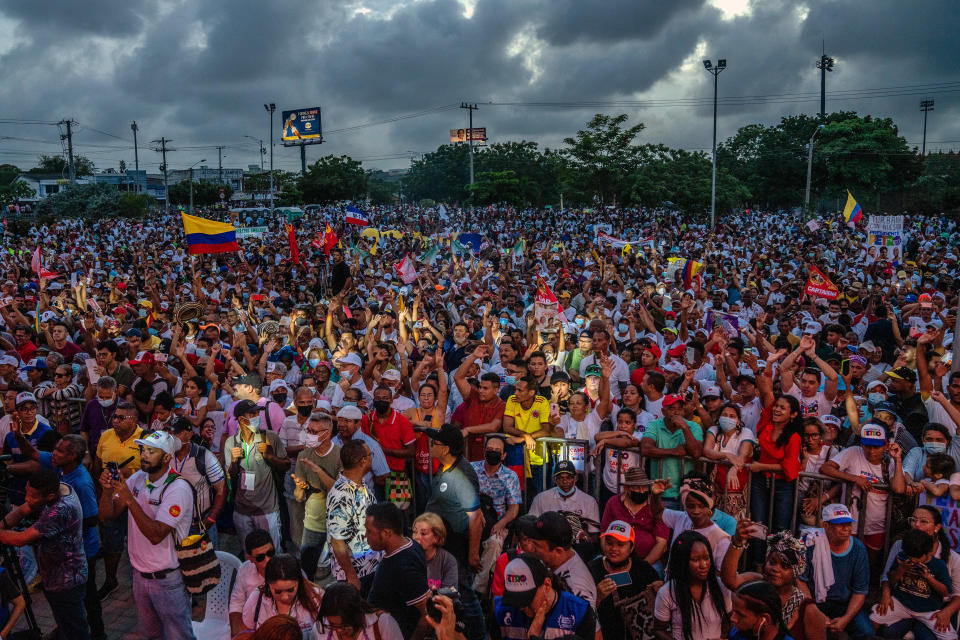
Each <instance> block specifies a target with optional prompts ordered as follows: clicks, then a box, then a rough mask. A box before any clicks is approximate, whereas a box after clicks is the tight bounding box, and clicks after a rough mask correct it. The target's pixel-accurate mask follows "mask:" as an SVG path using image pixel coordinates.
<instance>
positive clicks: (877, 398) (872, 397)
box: [867, 393, 887, 405]
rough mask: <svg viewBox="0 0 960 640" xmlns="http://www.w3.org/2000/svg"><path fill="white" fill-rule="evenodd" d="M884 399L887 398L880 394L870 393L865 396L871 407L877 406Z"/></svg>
mask: <svg viewBox="0 0 960 640" xmlns="http://www.w3.org/2000/svg"><path fill="white" fill-rule="evenodd" d="M886 399H887V397H886V396H885V395H883V394H882V393H871V394H869V395H867V402H869V403H870V404H872V405H878V404H880V403H881V402H883V401H884V400H886Z"/></svg>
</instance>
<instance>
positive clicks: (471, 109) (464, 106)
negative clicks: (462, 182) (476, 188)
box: [460, 102, 478, 185]
mask: <svg viewBox="0 0 960 640" xmlns="http://www.w3.org/2000/svg"><path fill="white" fill-rule="evenodd" d="M460 108H461V109H466V110H467V111H469V112H470V128H469V129H467V140H469V141H470V184H471V185H472V184H473V112H474V111H476V110H477V108H478V107H477V105H476V104H467V103H466V102H461V103H460Z"/></svg>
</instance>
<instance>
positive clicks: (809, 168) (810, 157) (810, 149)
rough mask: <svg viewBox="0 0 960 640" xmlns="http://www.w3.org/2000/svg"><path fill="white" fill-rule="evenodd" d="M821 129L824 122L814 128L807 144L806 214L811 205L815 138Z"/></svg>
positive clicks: (804, 198) (804, 197)
mask: <svg viewBox="0 0 960 640" xmlns="http://www.w3.org/2000/svg"><path fill="white" fill-rule="evenodd" d="M820 129H823V125H822V124H818V125H817V128H816V129H814V130H813V135H812V136H810V143H809V144H808V145H807V147H808V150H807V189H806V191H805V192H804V195H803V212H804V215H806V212H807V209H808V208H809V207H810V175H811V174H812V173H813V140H814V138H816V137H817V134H818V133H820Z"/></svg>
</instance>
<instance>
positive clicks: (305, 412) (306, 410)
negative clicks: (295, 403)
mask: <svg viewBox="0 0 960 640" xmlns="http://www.w3.org/2000/svg"><path fill="white" fill-rule="evenodd" d="M297 413H299V414H300V415H301V416H303V417H304V418H306V417H308V416H309V415H310V414H311V413H313V407H311V406H310V405H307V406H305V407H297Z"/></svg>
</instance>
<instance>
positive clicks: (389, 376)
mask: <svg viewBox="0 0 960 640" xmlns="http://www.w3.org/2000/svg"><path fill="white" fill-rule="evenodd" d="M381 378H382V379H384V380H393V381H399V380H400V370H399V369H387V370H386V371H384V372H383V375H382V376H381Z"/></svg>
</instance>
